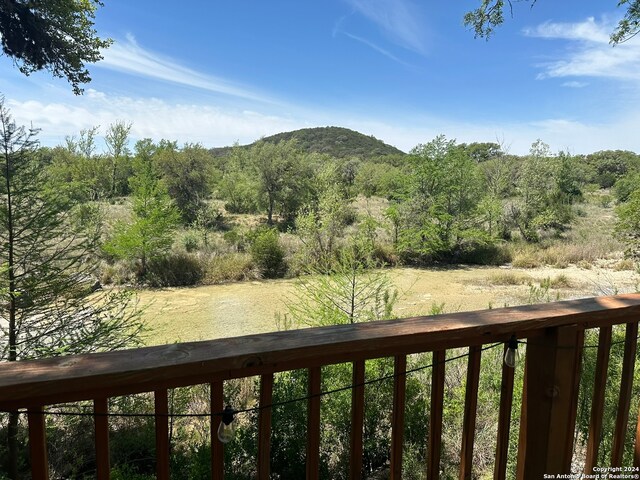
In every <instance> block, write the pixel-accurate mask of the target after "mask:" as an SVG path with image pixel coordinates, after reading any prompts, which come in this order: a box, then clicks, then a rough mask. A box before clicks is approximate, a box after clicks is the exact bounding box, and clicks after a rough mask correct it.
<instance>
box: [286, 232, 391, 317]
mask: <svg viewBox="0 0 640 480" xmlns="http://www.w3.org/2000/svg"><path fill="white" fill-rule="evenodd" d="M374 266H375V261H374V259H373V258H372V256H371V251H370V250H369V249H368V248H367V246H366V245H364V244H363V243H362V242H359V241H357V240H352V241H351V242H350V244H349V245H348V246H347V247H346V248H343V249H342V250H341V251H340V252H339V254H338V255H337V257H336V259H335V261H334V262H333V263H332V265H331V267H330V269H329V270H328V271H327V270H325V269H317V268H316V269H311V272H310V273H312V275H310V276H307V277H303V278H302V279H301V280H299V281H298V282H297V284H296V289H295V293H294V294H293V298H291V299H289V300H288V301H287V302H286V307H287V315H288V317H289V320H290V321H292V322H293V323H294V324H296V325H308V326H321V325H339V324H350V323H358V322H369V321H372V320H383V319H390V318H392V315H393V306H394V305H395V303H396V301H397V297H398V292H397V290H396V289H395V288H394V287H393V283H392V282H391V279H390V278H389V276H388V275H387V273H386V272H384V271H383V270H376V269H374V268H373V267H374Z"/></svg>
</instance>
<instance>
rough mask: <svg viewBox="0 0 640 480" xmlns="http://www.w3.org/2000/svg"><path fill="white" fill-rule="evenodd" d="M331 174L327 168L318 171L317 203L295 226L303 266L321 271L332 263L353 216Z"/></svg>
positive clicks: (311, 206)
mask: <svg viewBox="0 0 640 480" xmlns="http://www.w3.org/2000/svg"><path fill="white" fill-rule="evenodd" d="M333 173H334V171H333V170H332V169H331V168H330V167H325V168H324V169H322V170H321V171H320V173H319V175H318V177H317V180H316V182H317V184H318V185H319V193H318V198H317V200H316V203H315V204H311V205H308V206H307V207H306V208H305V209H303V210H302V211H301V212H300V214H299V215H298V218H297V219H296V223H295V226H296V231H297V234H298V236H299V238H300V240H301V242H302V244H303V248H302V249H301V251H300V254H301V255H302V256H303V257H304V258H305V264H308V265H311V266H316V267H318V268H321V269H322V268H323V266H324V265H328V264H330V263H331V262H332V261H333V258H334V255H335V253H336V251H337V248H338V242H339V240H340V238H341V237H342V236H343V235H344V230H345V228H346V226H347V224H348V223H349V219H350V217H351V215H352V210H351V208H350V207H349V205H348V202H347V200H346V198H345V193H344V190H343V189H341V188H340V185H339V184H338V183H336V182H335V179H334V178H333Z"/></svg>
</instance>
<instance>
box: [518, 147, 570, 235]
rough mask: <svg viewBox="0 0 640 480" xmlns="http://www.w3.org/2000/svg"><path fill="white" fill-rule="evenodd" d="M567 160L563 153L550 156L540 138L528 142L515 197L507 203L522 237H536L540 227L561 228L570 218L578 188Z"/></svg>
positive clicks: (563, 227) (543, 228)
mask: <svg viewBox="0 0 640 480" xmlns="http://www.w3.org/2000/svg"><path fill="white" fill-rule="evenodd" d="M569 162H570V160H569V157H568V156H566V155H564V154H561V155H559V156H557V157H554V156H553V155H552V154H551V151H550V150H549V146H548V145H547V144H545V143H544V142H542V141H541V140H537V141H536V142H534V143H533V144H532V145H531V149H530V152H529V155H528V156H527V157H525V159H524V161H523V162H522V165H521V166H520V175H519V177H518V179H517V180H516V192H517V194H518V197H517V198H516V199H514V200H513V201H512V202H511V204H510V218H511V221H512V222H513V225H514V226H515V227H516V228H517V229H518V230H519V231H520V234H521V235H522V238H524V239H525V240H526V241H528V242H536V241H538V240H539V232H540V231H544V230H550V229H555V230H557V231H562V230H564V229H565V228H566V225H567V224H568V223H569V222H570V221H571V219H572V217H573V212H572V210H571V206H570V205H571V203H572V202H573V198H574V197H576V196H577V195H578V194H579V190H576V189H577V186H576V185H575V183H574V180H573V178H572V176H571V169H570V163H569Z"/></svg>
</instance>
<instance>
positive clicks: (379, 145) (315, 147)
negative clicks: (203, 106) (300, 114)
mask: <svg viewBox="0 0 640 480" xmlns="http://www.w3.org/2000/svg"><path fill="white" fill-rule="evenodd" d="M292 138H294V139H296V140H297V142H298V146H299V147H300V149H301V150H302V151H304V152H318V153H326V154H328V155H331V156H332V157H336V158H346V157H359V158H372V157H381V156H386V155H405V153H404V152H403V151H402V150H399V149H397V148H396V147H393V146H391V145H388V144H386V143H384V142H383V141H382V140H378V139H377V138H375V137H374V136H368V135H364V134H362V133H360V132H356V131H355V130H350V129H348V128H343V127H316V128H303V129H300V130H293V131H291V132H283V133H277V134H276V135H271V136H269V137H264V138H263V139H261V140H263V141H265V142H272V143H279V142H281V141H283V140H284V141H287V140H291V139H292ZM254 143H255V142H254ZM251 145H253V144H251ZM251 145H244V146H243V147H250V146H251ZM231 148H232V147H222V148H212V149H211V152H212V153H213V154H214V155H215V156H217V157H224V156H226V155H228V154H229V152H230V151H231Z"/></svg>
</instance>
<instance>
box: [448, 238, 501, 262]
mask: <svg viewBox="0 0 640 480" xmlns="http://www.w3.org/2000/svg"><path fill="white" fill-rule="evenodd" d="M459 260H460V262H461V263H471V264H477V265H504V264H505V263H509V262H510V261H511V253H510V252H509V250H508V249H507V248H506V247H505V246H503V245H500V244H492V243H481V242H470V243H469V244H468V245H465V248H464V249H463V250H462V251H461V253H460V256H459Z"/></svg>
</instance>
